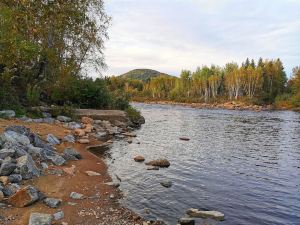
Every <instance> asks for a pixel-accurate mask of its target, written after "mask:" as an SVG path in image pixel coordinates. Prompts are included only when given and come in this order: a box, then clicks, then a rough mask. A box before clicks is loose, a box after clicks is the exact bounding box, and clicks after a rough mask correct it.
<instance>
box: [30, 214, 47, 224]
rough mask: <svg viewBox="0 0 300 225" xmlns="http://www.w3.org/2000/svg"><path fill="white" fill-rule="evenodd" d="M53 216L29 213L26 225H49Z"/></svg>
mask: <svg viewBox="0 0 300 225" xmlns="http://www.w3.org/2000/svg"><path fill="white" fill-rule="evenodd" d="M52 220H53V216H52V215H51V214H44V213H31V214H30V218H29V222H28V225H51V224H52Z"/></svg>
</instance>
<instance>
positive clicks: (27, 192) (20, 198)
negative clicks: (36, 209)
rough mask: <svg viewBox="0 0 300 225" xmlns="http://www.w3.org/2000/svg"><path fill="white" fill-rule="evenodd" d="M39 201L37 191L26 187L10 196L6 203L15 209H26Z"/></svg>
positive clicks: (31, 187)
mask: <svg viewBox="0 0 300 225" xmlns="http://www.w3.org/2000/svg"><path fill="white" fill-rule="evenodd" d="M38 200H39V191H38V190H37V189H36V188H35V187H33V186H30V185H29V186H26V187H24V188H22V189H21V190H19V191H17V192H16V193H15V194H14V195H12V196H10V197H9V199H8V203H9V204H11V205H14V206H16V207H26V206H29V205H31V204H33V203H34V202H36V201H38Z"/></svg>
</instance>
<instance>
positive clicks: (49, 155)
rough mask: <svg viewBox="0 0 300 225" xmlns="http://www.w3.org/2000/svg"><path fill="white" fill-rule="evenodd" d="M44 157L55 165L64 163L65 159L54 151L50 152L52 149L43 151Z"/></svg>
mask: <svg viewBox="0 0 300 225" xmlns="http://www.w3.org/2000/svg"><path fill="white" fill-rule="evenodd" d="M43 153H44V158H46V159H48V160H51V161H52V163H53V164H54V165H56V166H62V165H63V164H65V162H66V160H65V159H64V158H63V157H62V156H60V155H58V154H57V153H56V152H52V151H44V152H43Z"/></svg>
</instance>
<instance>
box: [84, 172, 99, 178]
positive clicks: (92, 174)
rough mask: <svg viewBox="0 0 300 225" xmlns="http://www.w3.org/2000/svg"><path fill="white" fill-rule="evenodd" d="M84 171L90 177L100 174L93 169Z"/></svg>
mask: <svg viewBox="0 0 300 225" xmlns="http://www.w3.org/2000/svg"><path fill="white" fill-rule="evenodd" d="M85 173H86V174H87V175H88V176H90V177H95V176H101V174H100V173H97V172H94V171H85Z"/></svg>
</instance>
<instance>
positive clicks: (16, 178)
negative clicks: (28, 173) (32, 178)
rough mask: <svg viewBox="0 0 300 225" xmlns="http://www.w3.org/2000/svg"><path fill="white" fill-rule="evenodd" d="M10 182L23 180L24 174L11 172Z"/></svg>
mask: <svg viewBox="0 0 300 225" xmlns="http://www.w3.org/2000/svg"><path fill="white" fill-rule="evenodd" d="M8 180H9V182H10V183H20V182H21V181H22V176H21V175H20V174H11V175H9V177H8Z"/></svg>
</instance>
